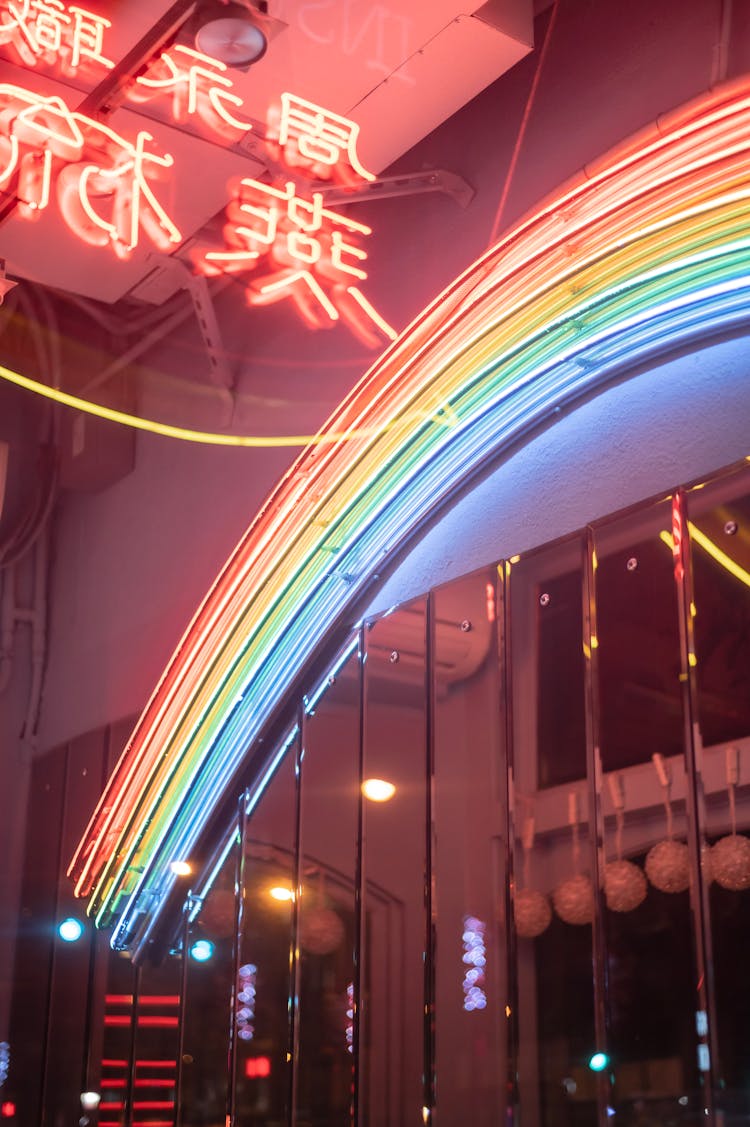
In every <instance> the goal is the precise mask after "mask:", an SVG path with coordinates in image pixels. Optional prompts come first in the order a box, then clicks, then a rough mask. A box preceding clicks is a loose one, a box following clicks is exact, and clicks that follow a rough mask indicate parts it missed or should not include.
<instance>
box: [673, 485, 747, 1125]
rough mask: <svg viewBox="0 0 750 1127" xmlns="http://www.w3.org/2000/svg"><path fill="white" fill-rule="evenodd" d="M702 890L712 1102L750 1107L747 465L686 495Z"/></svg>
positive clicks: (733, 1115)
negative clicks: (709, 962)
mask: <svg viewBox="0 0 750 1127" xmlns="http://www.w3.org/2000/svg"><path fill="white" fill-rule="evenodd" d="M688 514H689V526H688V527H689V534H690V543H691V549H692V552H691V556H692V571H693V590H694V600H695V619H694V622H695V642H696V654H697V666H696V670H695V672H696V679H697V685H698V712H699V720H700V736H701V744H702V747H701V760H700V762H701V765H702V784H703V791H704V794H705V807H706V821H707V825H706V833H707V836H708V840H709V842H710V843H712V845H711V848H710V852H709V853H708V856H707V862H706V866H705V868H706V870H707V871H708V873H709V875H710V876H712V877H713V881H712V882H711V885H710V889H709V903H710V918H711V941H712V945H713V955H714V961H713V978H714V988H715V1007H714V1008H715V1020H716V1034H717V1041H718V1045H717V1047H718V1053H717V1057H718V1059H717V1061H716V1062H715V1063H716V1069H715V1071H716V1076H717V1081H718V1087H717V1106H718V1108H719V1109H720V1110H721V1111H722V1112H723V1113H724V1114H725V1116H726V1117H727V1118H726V1121H727V1122H740V1121H742V1122H744V1121H745V1120H746V1119H747V1118H748V1116H750V1094H749V1092H750V1089H749V1087H748V1071H747V1061H748V1058H749V1057H750V1032H749V1030H750V1027H749V1026H748V1020H747V1015H748V1009H749V1008H750V968H749V967H748V961H747V958H746V956H745V936H746V935H747V934H748V929H750V836H749V835H750V493H748V482H747V473H744V474H736V475H733V476H729V477H726V478H724V479H721V480H719V481H718V482H716V483H715V484H714V485H713V486H709V487H707V488H705V489H697V490H695V492H693V493H692V494H690V495H689V497H688Z"/></svg>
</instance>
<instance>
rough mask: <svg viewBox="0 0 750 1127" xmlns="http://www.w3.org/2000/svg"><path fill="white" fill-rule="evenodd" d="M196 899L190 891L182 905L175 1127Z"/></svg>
mask: <svg viewBox="0 0 750 1127" xmlns="http://www.w3.org/2000/svg"><path fill="white" fill-rule="evenodd" d="M194 904H195V901H194V900H193V894H192V892H191V891H189V892H188V894H187V896H186V897H185V903H184V904H183V905H182V963H181V965H180V1012H179V1025H178V1029H177V1071H176V1074H175V1091H174V1103H175V1127H182V1071H183V1057H184V1055H185V1013H186V1009H187V990H188V948H189V943H190V913H191V911H192V909H193V905H194Z"/></svg>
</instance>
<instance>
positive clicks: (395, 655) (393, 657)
mask: <svg viewBox="0 0 750 1127" xmlns="http://www.w3.org/2000/svg"><path fill="white" fill-rule="evenodd" d="M388 660H389V661H390V663H391V665H395V664H396V662H397V661H398V650H391V656H390V657H389V658H388Z"/></svg>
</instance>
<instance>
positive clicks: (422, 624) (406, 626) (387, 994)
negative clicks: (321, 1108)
mask: <svg viewBox="0 0 750 1127" xmlns="http://www.w3.org/2000/svg"><path fill="white" fill-rule="evenodd" d="M426 623H427V617H426V603H425V601H424V600H421V599H420V600H418V601H416V602H413V603H409V604H407V605H405V606H403V607H399V608H398V609H397V610H395V611H393V613H391V614H389V615H387V616H386V617H385V618H382V619H379V620H378V621H377V622H375V623H373V624H372V625H371V626H370V627H369V629H367V630H366V643H365V648H366V664H365V747H364V780H363V795H364V811H363V876H364V884H363V894H362V895H363V926H362V984H361V1005H362V1009H361V1017H360V1068H361V1072H360V1093H359V1108H360V1123H362V1124H367V1127H391V1125H392V1124H396V1123H404V1124H406V1123H419V1122H422V1117H423V1112H422V1109H423V1107H424V1106H425V1099H426V1096H425V1082H424V1073H425V1025H426V1022H425V979H426V977H427V976H429V973H430V966H429V963H427V964H426V939H427V919H426V915H425V904H426V892H427V889H426V878H427V873H428V869H427V854H426V848H427V845H426V842H427V822H426V811H427V719H426V694H425V689H426V676H427V664H426ZM369 781H372V782H370V785H369V786H368V782H369ZM377 783H379V784H386V788H385V789H382V788H380V787H378V786H377ZM391 788H392V789H391ZM428 1005H429V999H428Z"/></svg>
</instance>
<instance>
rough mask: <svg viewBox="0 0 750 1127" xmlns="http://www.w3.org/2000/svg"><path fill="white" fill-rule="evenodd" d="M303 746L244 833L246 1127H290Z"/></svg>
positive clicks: (241, 975)
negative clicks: (280, 893)
mask: <svg viewBox="0 0 750 1127" xmlns="http://www.w3.org/2000/svg"><path fill="white" fill-rule="evenodd" d="M296 747H297V745H296V742H295V743H293V744H292V745H291V746H290V747H289V750H288V751H287V753H286V756H285V758H284V759H283V760H282V762H281V764H280V766H279V767H278V769H277V771H276V773H275V775H274V776H273V778H272V779H271V781H270V782H269V783H268V786H267V787H266V789H265V791H264V792H263V795H262V797H261V798H260V800H259V801H258V803H257V805H256V806H255V808H254V809H253V811H252V813H251V814H250V815H249V817H248V819H247V822H246V826H245V840H244V842H243V851H244V856H243V869H242V872H243V879H244V887H243V889H242V896H243V915H242V927H241V932H240V949H239V958H238V961H237V966H238V981H237V985H236V989H237V1007H236V1012H235V1022H236V1029H235V1042H234V1044H235V1054H236V1069H235V1103H234V1114H235V1118H236V1121H237V1123H241V1124H243V1127H245V1125H247V1127H261V1124H262V1125H263V1127H276V1125H281V1124H284V1123H286V1122H287V1117H288V1114H289V1108H290V1093H291V1079H290V1068H289V1061H290V1053H291V1041H290V1019H291V997H292V990H291V973H292V969H293V957H292V956H293V951H292V927H293V918H294V911H295V897H294V889H295V884H296V856H295V849H296V837H297V830H296V825H297V797H296V789H297V788H296V778H295V755H296ZM273 890H283V892H284V893H285V894H286V895H285V896H284V897H283V898H279V897H278V896H277V895H274V894H273Z"/></svg>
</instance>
